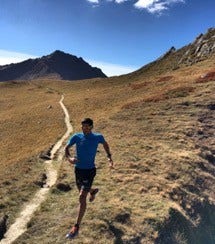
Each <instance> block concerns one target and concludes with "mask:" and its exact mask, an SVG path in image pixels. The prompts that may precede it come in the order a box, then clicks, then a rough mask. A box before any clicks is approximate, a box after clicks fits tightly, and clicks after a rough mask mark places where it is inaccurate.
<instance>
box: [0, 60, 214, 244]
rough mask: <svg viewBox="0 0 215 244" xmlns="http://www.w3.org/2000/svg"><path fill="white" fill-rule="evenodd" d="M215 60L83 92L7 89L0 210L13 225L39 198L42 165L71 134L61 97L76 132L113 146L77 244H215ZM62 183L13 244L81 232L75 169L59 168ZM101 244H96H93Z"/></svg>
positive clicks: (65, 86) (51, 84)
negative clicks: (85, 130) (83, 129)
mask: <svg viewBox="0 0 215 244" xmlns="http://www.w3.org/2000/svg"><path fill="white" fill-rule="evenodd" d="M214 72H215V59H214V57H212V58H211V59H209V60H206V61H203V62H200V63H197V64H195V65H193V66H189V67H184V68H180V69H177V70H173V71H166V72H164V71H163V70H161V71H160V72H159V70H158V69H157V72H150V70H149V71H147V72H146V71H145V73H144V72H143V73H141V72H135V73H134V74H130V75H125V76H120V77H112V78H106V79H91V80H83V81H78V82H70V81H50V80H41V81H40V80H39V81H34V82H30V83H26V82H25V83H14V82H9V83H2V84H0V91H1V97H0V106H1V109H0V111H1V112H0V113H1V116H0V118H1V121H0V123H1V128H2V129H1V142H0V143H1V149H2V150H1V168H0V196H1V198H0V208H1V213H7V214H8V215H9V224H11V223H12V222H13V221H14V218H15V217H16V216H17V213H18V212H19V210H20V208H21V207H22V205H23V203H25V202H26V201H27V200H28V199H30V198H31V197H32V195H33V193H34V192H35V191H36V190H37V189H38V188H39V186H38V184H37V183H38V181H40V180H41V177H42V174H43V173H44V165H43V161H42V160H41V159H39V157H38V155H39V154H40V152H41V151H46V150H48V149H49V148H50V147H51V145H52V144H54V143H55V142H56V141H57V139H58V138H59V137H61V135H62V134H64V132H65V130H66V128H65V125H64V121H63V112H62V110H61V108H60V105H59V103H58V102H59V100H60V97H61V94H64V96H65V100H64V104H65V105H66V107H67V108H68V110H69V114H70V118H71V123H72V125H73V127H74V130H75V131H79V130H80V121H81V119H82V118H83V117H92V118H93V119H94V121H95V130H96V131H99V132H101V133H103V134H104V135H105V137H106V139H107V141H108V142H109V144H110V146H111V151H112V154H113V159H114V162H115V164H116V166H115V170H112V171H110V170H109V168H108V164H107V159H106V157H105V153H104V152H103V149H102V148H100V149H99V152H98V155H97V166H98V174H97V177H96V180H95V184H96V185H97V186H98V187H99V188H100V193H99V194H98V197H97V198H96V200H95V202H94V203H89V204H88V210H87V213H86V215H85V217H84V220H83V225H82V226H81V230H80V236H79V237H78V238H77V239H76V240H75V241H74V242H75V243H213V242H214V241H215V239H214V238H215V237H214V236H215V229H214V226H215V223H214V219H215V218H214V217H215V216H214V210H215V209H214V203H215V195H214V191H213V185H214V177H215V175H214V172H215V170H214V169H215V165H214V163H215V159H214V154H215V141H214V130H215V128H214V122H213V121H214V117H215V115H214V106H215V104H214V94H215V85H214V81H215V76H214ZM54 164H55V166H56V168H57V169H58V171H59V176H58V182H57V184H58V183H64V184H69V185H70V186H71V191H68V192H63V191H61V190H59V189H58V187H57V184H56V186H54V187H53V188H52V189H51V191H50V194H49V197H48V199H47V201H46V202H44V203H43V204H42V206H41V208H40V209H39V210H38V211H37V213H36V215H35V216H34V218H33V219H32V220H31V221H30V222H29V223H28V230H27V232H25V233H24V234H23V235H22V236H20V237H19V238H18V239H17V240H16V241H15V242H14V243H19V244H20V243H35V244H36V243H65V239H64V238H65V234H66V232H67V231H68V229H69V227H70V226H71V225H72V224H73V223H74V222H75V218H76V215H77V203H78V192H77V190H76V187H75V183H74V175H73V168H72V167H71V166H70V165H69V164H68V163H67V162H66V161H65V160H63V161H62V162H58V161H57V159H56V161H55V162H54ZM95 240H96V242H95Z"/></svg>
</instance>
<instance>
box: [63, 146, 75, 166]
mask: <svg viewBox="0 0 215 244" xmlns="http://www.w3.org/2000/svg"><path fill="white" fill-rule="evenodd" d="M70 147H71V146H70V145H67V146H66V148H65V156H66V158H67V159H68V161H69V162H70V163H71V164H75V163H76V162H77V158H75V157H72V156H71V154H70V151H69V149H70Z"/></svg>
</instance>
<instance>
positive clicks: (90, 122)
mask: <svg viewBox="0 0 215 244" xmlns="http://www.w3.org/2000/svg"><path fill="white" fill-rule="evenodd" d="M81 124H88V125H90V126H93V120H92V119H90V118H85V119H83V120H82V121H81Z"/></svg>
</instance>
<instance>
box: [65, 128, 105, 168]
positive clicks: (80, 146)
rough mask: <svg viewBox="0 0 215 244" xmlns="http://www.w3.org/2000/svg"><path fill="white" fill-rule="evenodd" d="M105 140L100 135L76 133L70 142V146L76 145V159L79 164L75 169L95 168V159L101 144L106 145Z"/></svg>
mask: <svg viewBox="0 0 215 244" xmlns="http://www.w3.org/2000/svg"><path fill="white" fill-rule="evenodd" d="M104 142H105V139H104V137H103V135H102V134H99V133H92V132H91V133H89V134H84V133H76V134H74V135H73V136H72V137H71V138H70V139H69V141H68V145H69V146H73V145H74V144H75V145H76V157H77V159H78V162H77V163H76V164H75V167H77V168H79V169H92V168H95V157H96V152H97V148H98V144H99V143H102V144H103V143H104Z"/></svg>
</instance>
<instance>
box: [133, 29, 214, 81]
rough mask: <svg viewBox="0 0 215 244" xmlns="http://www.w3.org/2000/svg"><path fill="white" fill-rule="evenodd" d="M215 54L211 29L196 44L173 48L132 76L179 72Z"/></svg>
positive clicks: (200, 36)
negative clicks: (180, 69)
mask: <svg viewBox="0 0 215 244" xmlns="http://www.w3.org/2000/svg"><path fill="white" fill-rule="evenodd" d="M214 54H215V28H210V29H208V31H207V32H206V33H205V34H200V35H199V36H198V37H197V38H196V39H195V40H194V42H192V43H190V44H189V45H187V46H184V47H182V48H180V49H178V50H177V49H175V47H171V48H170V49H169V50H168V51H167V52H166V53H165V54H164V55H162V56H161V57H160V58H158V59H157V60H155V61H154V62H151V63H149V64H147V65H145V66H143V67H142V68H140V69H139V70H137V71H135V72H133V73H131V76H133V77H134V76H135V77H138V76H142V75H145V76H147V75H149V76H150V75H151V73H153V74H154V75H155V74H157V75H160V74H162V73H165V72H167V71H171V70H177V69H179V68H181V67H187V66H191V65H193V64H195V63H198V62H200V61H204V60H207V59H209V58H211V57H212V56H214Z"/></svg>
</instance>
